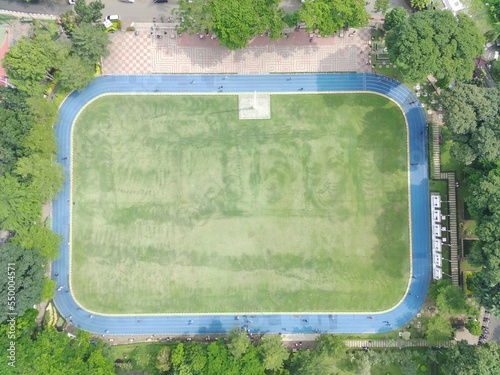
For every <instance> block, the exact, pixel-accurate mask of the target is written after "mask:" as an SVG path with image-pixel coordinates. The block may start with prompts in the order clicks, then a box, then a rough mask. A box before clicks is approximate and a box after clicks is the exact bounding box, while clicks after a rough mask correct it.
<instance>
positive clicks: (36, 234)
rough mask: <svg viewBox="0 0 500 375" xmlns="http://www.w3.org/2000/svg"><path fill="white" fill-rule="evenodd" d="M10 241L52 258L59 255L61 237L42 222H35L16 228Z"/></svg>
mask: <svg viewBox="0 0 500 375" xmlns="http://www.w3.org/2000/svg"><path fill="white" fill-rule="evenodd" d="M11 241H12V243H14V244H16V245H19V246H21V247H24V248H25V249H28V250H36V251H38V252H39V253H40V254H41V255H42V256H43V257H45V258H47V259H49V260H54V259H56V258H57V257H58V255H59V245H60V244H61V241H62V237H61V236H60V235H58V234H56V233H54V232H52V231H51V230H50V228H48V227H47V226H45V225H44V224H42V223H38V222H37V223H36V224H33V225H30V226H26V227H22V228H20V229H18V230H16V235H15V236H14V237H12V238H11Z"/></svg>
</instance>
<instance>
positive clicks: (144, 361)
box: [132, 345, 152, 369]
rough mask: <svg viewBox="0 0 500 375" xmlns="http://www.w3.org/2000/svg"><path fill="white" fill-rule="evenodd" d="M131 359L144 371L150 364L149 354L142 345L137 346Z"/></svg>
mask: <svg viewBox="0 0 500 375" xmlns="http://www.w3.org/2000/svg"><path fill="white" fill-rule="evenodd" d="M132 358H133V359H134V362H135V364H136V366H137V367H138V368H141V369H145V368H147V367H148V366H149V364H150V363H151V359H152V358H151V354H150V353H149V351H148V349H147V348H146V347H145V346H144V345H139V346H138V347H137V348H136V349H135V350H134V352H133V354H132Z"/></svg>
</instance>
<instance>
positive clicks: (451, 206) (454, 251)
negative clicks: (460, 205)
mask: <svg viewBox="0 0 500 375" xmlns="http://www.w3.org/2000/svg"><path fill="white" fill-rule="evenodd" d="M440 132H441V127H440V126H439V125H434V126H433V127H432V156H433V166H434V175H433V176H432V178H433V179H435V180H446V181H447V182H448V210H449V212H448V213H449V215H450V216H449V219H450V227H449V230H450V244H451V246H450V271H451V281H452V284H453V285H455V286H459V270H458V228H457V217H458V216H457V191H456V187H455V183H456V181H457V180H456V176H455V172H441V150H440V145H439V134H440Z"/></svg>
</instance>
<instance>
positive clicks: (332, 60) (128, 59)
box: [103, 23, 371, 74]
mask: <svg viewBox="0 0 500 375" xmlns="http://www.w3.org/2000/svg"><path fill="white" fill-rule="evenodd" d="M160 25H161V26H160ZM160 25H157V27H153V25H152V24H149V23H148V24H146V23H145V24H136V25H135V27H136V30H137V32H131V31H128V32H127V31H121V32H117V33H114V34H112V35H111V39H112V42H113V43H112V45H111V46H110V55H109V56H108V57H107V58H106V59H104V61H103V74H152V73H153V74H154V73H163V74H169V73H172V74H174V73H184V74H211V73H227V74H235V73H239V74H265V73H313V72H371V66H370V65H369V64H366V63H365V61H367V60H368V59H369V53H370V46H369V45H368V42H369V41H370V39H371V32H370V31H371V29H370V28H369V27H367V28H363V29H360V30H357V31H355V30H349V31H346V32H344V33H343V35H339V34H336V35H335V36H331V37H327V38H321V37H319V36H316V35H312V34H309V33H307V32H306V31H305V30H300V31H295V32H291V33H289V34H288V37H287V38H283V39H280V40H269V38H268V37H267V36H265V35H262V36H257V37H256V38H254V39H253V40H252V41H251V42H250V44H249V46H248V48H246V49H243V50H238V51H230V50H228V49H227V48H225V47H221V46H219V41H218V40H217V39H216V38H214V37H213V36H212V35H188V34H182V35H178V34H177V33H176V32H175V30H174V27H173V26H170V25H168V24H160Z"/></svg>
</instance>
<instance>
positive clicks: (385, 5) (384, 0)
mask: <svg viewBox="0 0 500 375" xmlns="http://www.w3.org/2000/svg"><path fill="white" fill-rule="evenodd" d="M389 7H390V5H389V0H375V7H374V9H375V12H381V13H382V14H383V15H384V16H385V14H386V13H387V11H388V10H389Z"/></svg>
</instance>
